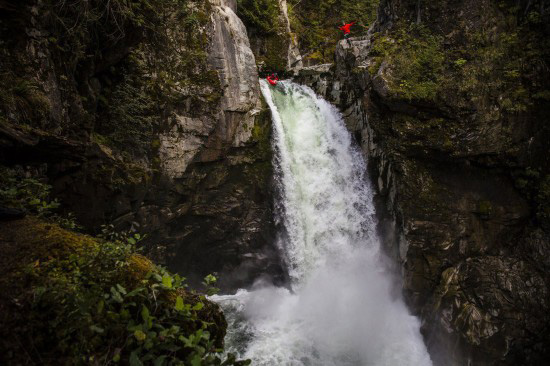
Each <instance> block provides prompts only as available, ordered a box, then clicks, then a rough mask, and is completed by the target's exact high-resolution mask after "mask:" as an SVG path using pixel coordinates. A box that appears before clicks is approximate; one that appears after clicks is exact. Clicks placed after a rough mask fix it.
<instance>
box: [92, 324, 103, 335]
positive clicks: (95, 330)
mask: <svg viewBox="0 0 550 366" xmlns="http://www.w3.org/2000/svg"><path fill="white" fill-rule="evenodd" d="M90 330H91V331H94V332H96V333H103V332H104V331H105V330H104V329H103V328H100V327H98V326H97V325H90Z"/></svg>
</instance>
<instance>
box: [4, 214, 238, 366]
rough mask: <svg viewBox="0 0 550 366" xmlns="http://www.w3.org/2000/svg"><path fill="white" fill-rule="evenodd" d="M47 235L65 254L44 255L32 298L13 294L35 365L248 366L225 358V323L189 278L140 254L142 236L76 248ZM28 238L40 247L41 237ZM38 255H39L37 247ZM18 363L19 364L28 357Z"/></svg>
mask: <svg viewBox="0 0 550 366" xmlns="http://www.w3.org/2000/svg"><path fill="white" fill-rule="evenodd" d="M28 225H32V224H30V223H27V224H26V226H28ZM44 229H45V230H47V231H45V232H46V233H50V234H48V235H49V236H50V238H49V239H47V240H46V241H45V243H50V242H51V245H57V246H59V245H61V247H63V246H65V249H63V251H61V252H60V251H59V249H55V247H52V248H44V249H45V252H46V254H45V255H44V254H43V255H39V256H38V258H39V259H36V260H35V259H32V261H31V262H30V263H29V264H28V265H26V266H24V268H23V271H22V273H23V274H22V275H19V276H20V277H21V276H22V278H21V281H22V282H21V285H20V286H22V285H23V284H25V285H24V286H26V288H22V289H21V290H20V291H22V293H23V294H25V295H22V294H18V295H17V294H15V293H14V294H13V295H14V296H15V295H17V296H18V299H19V300H18V301H19V311H22V312H23V314H24V324H23V325H22V327H20V328H18V330H16V331H15V332H16V333H15V335H16V336H17V337H20V339H27V338H28V337H27V334H28V335H31V334H32V347H33V348H32V354H33V358H34V359H39V360H41V364H73V365H74V364H116V363H120V364H130V365H153V364H154V365H191V364H193V365H195V364H196V365H247V364H249V361H237V360H236V359H235V357H234V356H231V355H229V356H227V357H224V356H223V355H222V351H223V350H222V348H221V346H222V344H221V343H220V341H221V337H223V334H224V332H225V328H224V327H225V322H223V318H221V315H220V313H219V310H217V308H216V306H215V305H213V304H212V303H210V302H209V301H208V300H206V299H205V297H204V296H200V295H198V294H194V293H191V292H189V291H187V290H186V285H185V279H184V278H182V277H180V276H178V275H173V274H171V273H169V272H168V271H166V270H165V269H163V268H161V267H157V266H154V265H153V264H152V263H151V262H150V261H149V260H148V259H146V258H145V257H142V256H141V255H139V254H137V253H136V248H135V244H134V243H135V241H136V240H139V239H140V237H139V236H136V235H134V236H132V237H130V238H128V237H126V238H123V239H122V240H113V241H104V242H99V241H94V240H91V239H87V240H86V241H82V243H79V244H77V243H76V239H77V236H74V235H71V234H68V233H67V234H65V233H64V232H63V231H62V230H61V229H55V228H51V226H50V227H47V226H45V227H44ZM44 229H42V228H40V229H39V231H37V233H38V234H43V232H42V230H44ZM17 230H20V229H17ZM104 231H105V232H109V231H110V228H106V229H105V230H104ZM112 234H113V233H111V232H109V233H108V235H110V236H111V237H113V235H112ZM29 235H32V237H33V240H35V239H34V237H35V236H36V233H35V234H33V233H30V234H29ZM118 237H120V238H122V237H121V236H118ZM61 238H65V239H63V240H65V243H64V244H62V243H61V242H59V240H61ZM23 239H24V238H23ZM40 240H42V239H40V238H38V242H37V243H40ZM79 240H80V239H79ZM48 245H50V244H48ZM31 248H33V250H37V249H38V248H36V243H35V244H34V245H32V246H31ZM54 253H57V254H54ZM30 258H33V256H32V255H31V256H30ZM34 258H36V257H34ZM27 263H28V262H27ZM212 280H213V277H212V276H210V277H209V278H207V279H205V282H206V283H211V282H212ZM20 332H22V333H20ZM11 357H14V359H13V360H14V362H15V360H17V359H19V357H25V355H24V354H12V355H11Z"/></svg>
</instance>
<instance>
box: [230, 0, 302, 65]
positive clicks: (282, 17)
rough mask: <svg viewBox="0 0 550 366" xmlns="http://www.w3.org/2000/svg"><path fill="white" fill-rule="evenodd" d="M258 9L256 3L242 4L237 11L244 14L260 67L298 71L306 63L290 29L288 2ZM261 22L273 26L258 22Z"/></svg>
mask: <svg viewBox="0 0 550 366" xmlns="http://www.w3.org/2000/svg"><path fill="white" fill-rule="evenodd" d="M256 6H259V7H255V6H254V1H248V2H242V3H241V4H240V5H239V6H238V7H237V12H238V13H240V14H243V15H244V16H242V18H243V20H244V22H245V25H246V27H247V30H248V35H249V38H250V44H251V47H252V51H253V52H254V55H255V56H256V61H257V63H258V67H259V68H260V70H261V71H271V72H273V71H279V72H288V73H294V72H296V71H297V70H299V69H300V68H301V67H302V66H303V62H302V56H301V54H300V50H299V48H298V43H297V41H296V36H295V35H294V34H293V33H292V30H291V28H290V20H289V16H288V4H287V1H286V0H273V1H269V0H268V1H264V2H262V3H260V5H256ZM249 7H250V8H249ZM258 11H260V12H261V13H257V12H258ZM258 19H260V20H261V21H262V22H266V23H267V24H270V25H269V26H267V25H266V24H264V23H258ZM266 27H267V28H266Z"/></svg>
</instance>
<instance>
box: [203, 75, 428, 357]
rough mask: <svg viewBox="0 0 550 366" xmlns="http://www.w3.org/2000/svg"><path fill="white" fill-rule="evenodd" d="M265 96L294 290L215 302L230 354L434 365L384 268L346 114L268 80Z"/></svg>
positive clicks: (283, 248) (252, 292) (260, 289)
mask: <svg viewBox="0 0 550 366" xmlns="http://www.w3.org/2000/svg"><path fill="white" fill-rule="evenodd" d="M261 90H262V94H263V96H264V98H265V100H266V101H267V103H268V105H269V108H270V109H271V113H272V119H273V131H274V133H273V147H274V152H275V162H274V163H275V168H276V174H275V175H276V176H275V179H276V183H277V185H278V190H279V198H278V199H277V202H276V207H277V210H276V211H277V219H278V220H279V221H280V223H281V224H282V227H283V228H284V229H283V230H281V232H280V233H279V238H278V245H279V249H280V252H281V255H282V256H283V259H284V261H285V264H286V266H287V270H288V275H289V278H290V284H289V286H288V287H289V288H283V287H274V286H272V285H266V284H262V283H258V284H256V285H255V286H254V287H253V288H252V289H249V290H239V291H238V292H237V293H236V294H234V295H220V296H214V297H213V299H214V300H215V301H217V302H218V303H219V304H220V305H221V306H222V307H223V309H224V311H225V314H226V317H227V320H228V323H229V328H228V334H227V337H226V347H227V349H228V352H232V353H236V354H237V355H238V356H239V357H241V358H249V359H251V360H252V364H253V365H266V366H267V365H329V366H332V365H334V366H347V365H369V366H370V365H373V366H406V365H410V366H424V365H426V366H428V365H431V364H432V363H431V360H430V357H429V355H428V352H427V350H426V346H425V345H424V342H423V339H422V337H421V335H420V330H419V329H420V323H419V321H418V319H417V318H416V317H414V316H412V315H410V313H409V312H408V310H407V308H406V306H405V304H404V302H403V300H402V298H401V295H400V294H399V291H398V290H397V291H396V289H395V285H394V283H393V282H392V277H391V274H390V273H388V270H387V266H385V265H384V262H385V256H384V255H383V253H382V252H381V248H380V246H381V245H380V239H379V238H378V236H377V233H376V218H375V211H374V205H373V194H372V189H371V187H370V185H369V182H368V177H367V176H366V174H367V169H366V163H365V160H364V158H363V156H362V154H361V152H360V150H359V148H358V147H357V146H356V145H354V143H353V141H352V137H351V135H350V133H349V131H348V130H347V129H346V127H345V125H344V122H343V120H342V116H341V114H340V113H339V111H338V110H337V109H336V108H335V107H333V106H332V105H330V104H329V103H327V102H326V101H325V100H323V99H322V98H320V97H318V96H316V95H315V93H314V92H313V91H312V90H311V89H310V88H308V87H305V86H301V85H298V84H295V83H293V82H290V81H284V82H280V83H279V84H278V85H277V86H276V87H271V86H269V85H268V84H267V83H266V82H265V81H261Z"/></svg>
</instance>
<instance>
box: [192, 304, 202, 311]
mask: <svg viewBox="0 0 550 366" xmlns="http://www.w3.org/2000/svg"><path fill="white" fill-rule="evenodd" d="M203 307H204V304H203V303H202V302H198V303H196V304H195V306H193V310H195V311H199V310H201V309H202V308H203Z"/></svg>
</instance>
